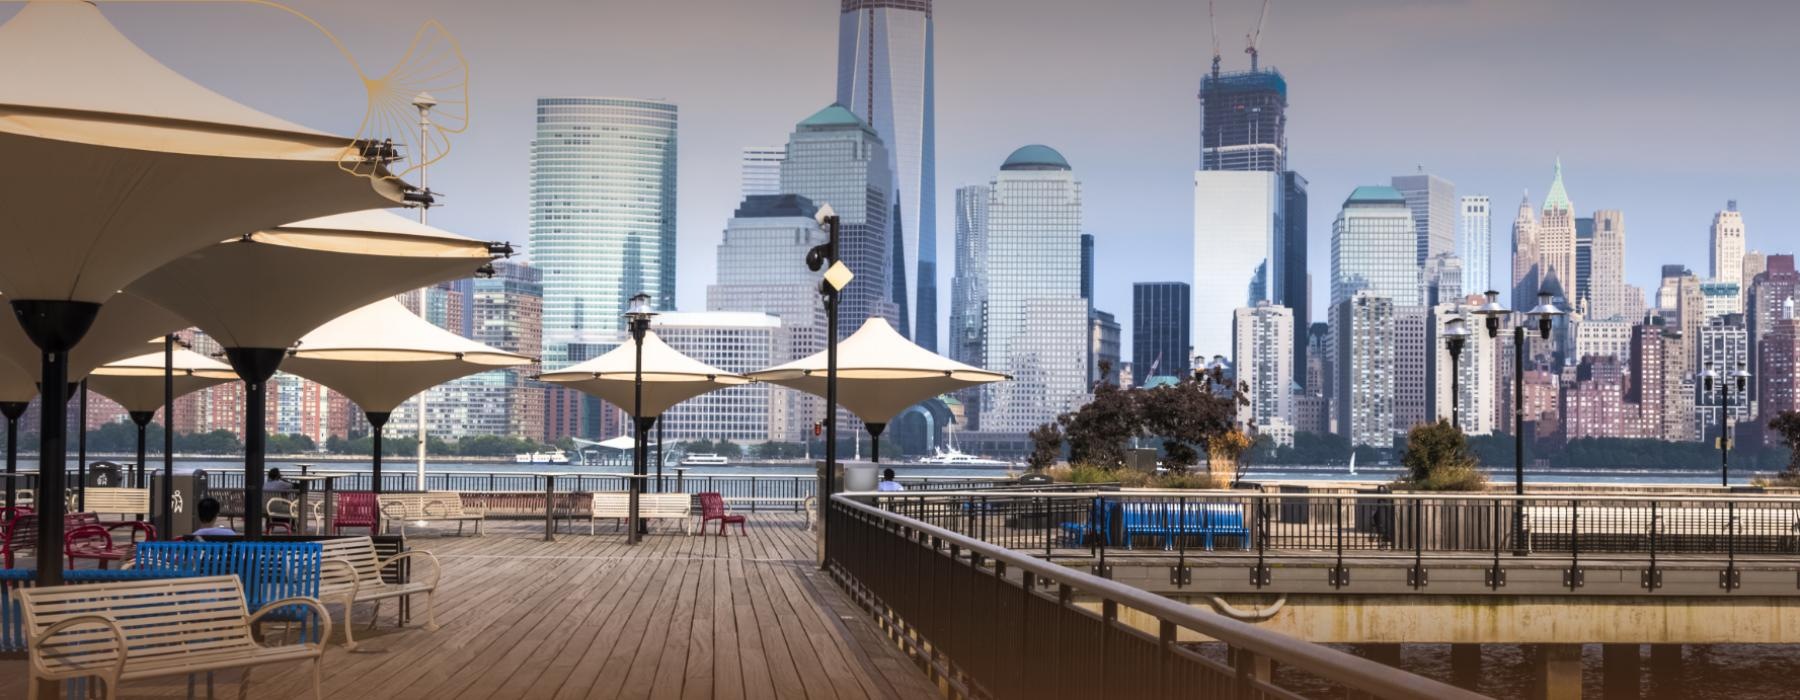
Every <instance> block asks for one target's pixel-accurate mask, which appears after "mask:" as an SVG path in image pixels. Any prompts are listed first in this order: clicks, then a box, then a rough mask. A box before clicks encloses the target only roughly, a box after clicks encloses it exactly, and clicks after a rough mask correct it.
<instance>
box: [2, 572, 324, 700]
mask: <svg viewBox="0 0 1800 700" xmlns="http://www.w3.org/2000/svg"><path fill="white" fill-rule="evenodd" d="M19 599H20V600H21V601H22V607H23V609H24V613H25V630H26V636H27V639H28V640H29V645H30V665H31V669H30V674H31V677H30V681H29V683H28V685H29V689H28V690H27V691H26V697H33V698H35V697H38V688H39V685H38V684H39V682H40V681H48V682H50V683H57V682H59V681H62V680H65V679H71V678H98V679H100V680H101V681H103V682H104V683H105V684H106V697H107V698H108V699H109V700H112V699H114V698H118V697H119V684H120V683H121V682H123V681H130V680H139V679H144V678H162V677H168V676H186V675H190V674H194V673H200V672H206V671H214V670H220V669H230V668H242V669H245V670H244V679H243V680H242V681H241V685H240V686H239V689H238V696H239V697H243V696H244V694H245V692H246V691H247V690H248V688H249V683H250V670H249V669H250V667H252V666H261V665H263V664H273V663H284V662H289V661H307V660H311V661H312V663H313V697H314V698H316V699H322V698H323V697H324V695H323V690H322V688H321V684H320V681H322V680H323V677H322V674H323V665H324V660H323V655H324V651H325V639H326V638H327V637H328V636H330V634H331V615H330V614H328V613H326V612H325V607H324V606H322V605H320V604H319V601H318V600H316V599H313V598H288V599H285V600H279V601H275V602H272V603H269V604H268V605H266V606H263V609H262V610H260V611H258V612H257V613H256V614H255V615H251V614H250V613H249V610H248V609H247V608H246V607H245V605H244V589H243V587H242V585H241V584H239V583H238V578H237V577H236V576H208V577H204V578H178V579H161V580H153V581H130V582H120V583H95V584H85V585H75V586H48V587H44V588H26V589H23V590H21V591H19ZM294 605H305V606H308V607H310V608H312V612H313V613H314V614H315V615H317V616H318V618H319V630H320V634H319V641H318V643H304V642H303V643H301V644H288V645H282V646H274V647H265V646H263V645H261V644H259V643H257V641H256V639H255V638H254V637H253V636H252V630H253V629H255V627H256V624H257V621H258V620H260V619H262V616H264V615H267V614H268V613H270V612H272V611H276V610H280V609H282V608H284V607H288V606H294Z"/></svg>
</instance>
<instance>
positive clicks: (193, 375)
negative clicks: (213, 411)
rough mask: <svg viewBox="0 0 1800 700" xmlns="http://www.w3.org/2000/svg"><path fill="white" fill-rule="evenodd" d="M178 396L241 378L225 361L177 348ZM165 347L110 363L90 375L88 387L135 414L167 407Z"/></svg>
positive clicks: (176, 373)
mask: <svg viewBox="0 0 1800 700" xmlns="http://www.w3.org/2000/svg"><path fill="white" fill-rule="evenodd" d="M174 361H175V364H174V370H175V371H174V376H173V377H172V379H173V380H174V383H175V395H176V396H183V395H186V394H189V393H192V392H195V391H199V390H201V389H205V388H206V387H209V386H213V385H215V384H221V383H224V382H228V381H232V380H234V379H237V373H235V372H232V371H231V367H230V366H229V365H226V364H225V363H223V362H220V361H218V360H214V359H212V358H209V357H207V356H205V355H202V354H200V353H197V352H194V351H192V350H188V349H185V348H175V354H174ZM164 367H165V366H164V365H163V353H162V351H161V350H158V351H156V352H152V353H146V354H143V355H138V356H137V357H131V358H127V359H124V360H120V361H118V362H113V363H109V364H107V365H105V366H102V367H100V368H99V369H96V370H94V372H93V374H92V375H90V376H89V377H88V388H90V389H93V390H94V391H97V392H100V395H101V396H105V397H106V398H109V399H112V400H113V401H116V402H118V404H119V405H120V406H123V407H125V410H127V411H131V412H133V413H139V412H143V413H155V412H157V411H158V410H161V409H162V407H163V370H164Z"/></svg>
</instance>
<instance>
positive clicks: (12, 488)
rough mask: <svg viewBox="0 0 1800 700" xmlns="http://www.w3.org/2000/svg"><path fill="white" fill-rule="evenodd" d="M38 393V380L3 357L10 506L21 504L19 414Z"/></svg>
mask: <svg viewBox="0 0 1800 700" xmlns="http://www.w3.org/2000/svg"><path fill="white" fill-rule="evenodd" d="M34 396H37V381H36V379H35V378H34V377H32V376H31V373H30V372H27V371H25V370H23V369H20V368H19V366H18V365H17V364H14V363H13V362H12V361H10V360H7V359H5V358H0V415H5V416H6V507H8V508H11V507H13V506H14V505H17V501H18V495H19V485H18V484H17V483H16V482H15V479H17V478H18V477H17V475H18V473H19V418H20V417H23V416H24V415H25V409H26V408H27V407H29V406H30V405H31V399H32V397H34Z"/></svg>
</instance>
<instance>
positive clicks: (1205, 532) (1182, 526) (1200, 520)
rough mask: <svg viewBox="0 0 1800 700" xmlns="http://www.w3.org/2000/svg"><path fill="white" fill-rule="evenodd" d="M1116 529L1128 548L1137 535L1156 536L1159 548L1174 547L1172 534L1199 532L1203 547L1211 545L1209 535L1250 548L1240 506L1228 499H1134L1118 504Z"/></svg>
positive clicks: (1248, 532)
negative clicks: (1173, 501)
mask: <svg viewBox="0 0 1800 700" xmlns="http://www.w3.org/2000/svg"><path fill="white" fill-rule="evenodd" d="M1119 521H1120V530H1121V531H1122V532H1123V534H1124V535H1125V548H1126V549H1132V548H1133V546H1134V542H1133V540H1134V539H1135V538H1137V537H1138V536H1149V537H1160V538H1162V541H1163V549H1174V548H1175V538H1177V537H1189V536H1200V537H1202V538H1204V544H1205V547H1206V549H1208V550H1211V549H1212V548H1213V537H1215V536H1219V535H1224V536H1232V537H1237V538H1238V540H1239V542H1240V547H1241V548H1243V549H1249V548H1250V528H1249V527H1247V526H1245V524H1244V510H1243V508H1242V507H1241V506H1238V505H1235V504H1230V503H1169V502H1138V503H1121V504H1119Z"/></svg>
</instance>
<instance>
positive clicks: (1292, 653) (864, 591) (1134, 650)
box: [826, 495, 1481, 699]
mask: <svg viewBox="0 0 1800 700" xmlns="http://www.w3.org/2000/svg"><path fill="white" fill-rule="evenodd" d="M859 498H861V499H865V500H870V499H868V497H867V496H849V495H838V496H834V497H833V498H832V500H831V503H830V505H829V508H828V510H827V514H826V517H827V518H828V522H827V531H828V532H830V533H831V536H830V537H829V538H828V542H827V544H826V558H827V565H828V566H829V567H830V570H831V572H832V573H833V574H834V575H835V576H836V577H838V579H839V580H840V581H841V582H842V583H843V584H844V585H845V587H846V589H848V590H850V591H852V593H853V594H854V595H855V596H856V597H857V598H858V600H859V602H861V603H862V604H863V605H864V606H865V607H867V608H868V609H869V610H870V611H871V612H872V613H874V614H875V615H876V617H877V618H878V619H879V620H881V621H882V622H883V623H884V625H885V626H886V628H887V629H888V632H889V634H890V635H892V636H894V637H895V638H896V639H897V640H898V641H899V642H900V643H901V644H902V645H904V646H905V647H906V648H907V649H908V651H909V652H910V653H912V654H913V655H914V656H915V657H917V658H919V659H922V660H925V661H926V662H927V664H928V665H929V666H930V668H931V669H932V670H933V672H934V675H937V676H938V680H941V681H943V682H944V683H946V684H947V685H949V686H950V687H951V688H952V689H953V690H955V691H956V692H957V693H958V694H961V695H964V696H971V697H996V698H1026V697H1124V698H1140V697H1141V698H1152V697H1154V698H1174V697H1196V698H1198V697H1204V698H1217V697H1234V698H1299V697H1301V696H1299V695H1296V694H1295V693H1293V692H1290V691H1288V690H1285V689H1283V688H1281V687H1278V686H1276V685H1274V682H1273V679H1272V672H1271V664H1270V662H1271V661H1273V662H1277V663H1279V664H1280V665H1281V666H1282V668H1283V669H1287V670H1290V671H1292V672H1301V673H1305V674H1309V675H1312V676H1317V677H1319V678H1322V679H1325V680H1327V681H1329V682H1332V683H1335V684H1338V685H1340V686H1342V687H1344V688H1347V689H1349V691H1350V692H1351V694H1352V696H1357V697H1381V698H1419V699H1424V698H1438V699H1456V698H1477V697H1481V696H1479V695H1476V694H1474V693H1471V692H1468V691H1465V690H1461V689H1459V688H1456V687H1453V686H1449V685H1445V684H1443V683H1439V682H1437V681H1433V680H1430V679H1427V678H1423V677H1420V676H1417V675H1413V674H1410V673H1407V672H1405V671H1402V670H1399V669H1397V668H1393V667H1390V666H1386V665H1383V664H1381V663H1378V662H1375V661H1370V660H1367V659H1362V658H1359V657H1356V656H1352V655H1350V654H1347V653H1344V652H1340V651H1336V650H1333V649H1330V648H1327V647H1324V646H1321V645H1317V644H1311V643H1307V642H1303V641H1300V640H1298V639H1294V638H1291V637H1287V636H1284V635H1281V634H1277V633H1274V632H1270V631H1267V630H1262V629H1258V628H1257V627H1255V626H1252V625H1249V624H1246V623H1243V622H1238V621H1236V620H1231V619H1228V618H1225V617H1221V616H1219V615H1213V614H1209V613H1205V612H1201V611H1200V610H1197V609H1195V608H1191V607H1189V606H1187V605H1184V604H1182V603H1179V602H1176V601H1173V600H1170V599H1168V598H1164V597H1161V596H1158V595H1154V594H1151V593H1148V592H1145V591H1142V590H1139V589H1136V588H1132V587H1129V586H1125V585H1123V584H1119V583H1116V582H1113V581H1109V580H1106V579H1104V578H1100V577H1098V576H1093V575H1089V574H1085V573H1081V572H1078V571H1074V570H1071V569H1068V568H1066V567H1063V566H1059V565H1056V564H1052V563H1049V562H1045V561H1042V560H1039V559H1037V558H1034V557H1033V556H1031V555H1029V554H1026V553H1023V552H1017V551H1013V550H1011V549H1008V548H1005V547H1001V546H996V545H994V544H991V543H988V542H984V541H981V540H978V539H976V538H973V537H969V536H966V535H964V534H960V533H958V532H953V531H951V530H949V529H946V528H943V527H940V526H937V525H933V524H930V523H927V522H924V521H922V520H919V519H916V518H913V517H910V516H908V515H904V514H901V513H896V512H894V511H892V510H884V509H882V508H879V507H876V506H872V505H869V504H867V503H863V502H859V501H858V500H857V499H859ZM1027 498H1029V497H1027ZM1078 600H1079V601H1080V602H1077V601H1078ZM1090 608H1095V609H1097V612H1096V610H1095V609H1090ZM1122 610H1129V611H1136V612H1137V613H1139V614H1140V615H1141V617H1139V618H1138V619H1144V618H1148V619H1149V620H1151V621H1153V625H1154V627H1155V628H1156V629H1157V633H1156V634H1150V633H1147V632H1143V631H1139V630H1138V629H1137V628H1136V627H1134V626H1132V625H1131V624H1128V623H1127V622H1124V621H1122V620H1121V611H1122ZM1196 635H1197V636H1198V637H1204V638H1208V639H1212V640H1217V641H1219V642H1223V643H1224V644H1225V645H1226V647H1227V649H1228V650H1229V651H1228V653H1227V654H1226V660H1225V661H1219V660H1216V659H1213V658H1209V657H1208V656H1207V655H1205V654H1202V653H1200V652H1199V651H1197V650H1195V649H1193V648H1190V647H1188V646H1184V645H1183V644H1182V641H1183V638H1184V636H1185V637H1186V638H1188V639H1194V638H1196Z"/></svg>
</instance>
